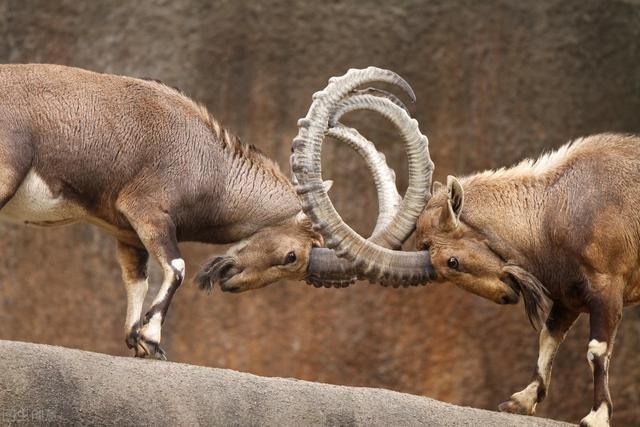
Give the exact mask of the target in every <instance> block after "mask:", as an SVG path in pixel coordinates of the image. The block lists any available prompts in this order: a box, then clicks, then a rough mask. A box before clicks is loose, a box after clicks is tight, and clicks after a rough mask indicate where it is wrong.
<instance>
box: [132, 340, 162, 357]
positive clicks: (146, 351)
mask: <svg viewBox="0 0 640 427" xmlns="http://www.w3.org/2000/svg"><path fill="white" fill-rule="evenodd" d="M135 349H136V354H135V356H136V357H144V358H147V357H149V358H154V359H159V360H167V353H165V351H164V350H163V349H162V347H160V344H159V343H157V342H155V341H150V340H147V339H145V338H143V337H142V336H141V337H140V338H139V339H138V342H137V343H136V346H135Z"/></svg>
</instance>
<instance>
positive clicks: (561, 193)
mask: <svg viewBox="0 0 640 427" xmlns="http://www.w3.org/2000/svg"><path fill="white" fill-rule="evenodd" d="M433 192H434V194H433V197H432V198H431V200H429V202H428V204H427V206H426V208H425V210H424V212H423V213H422V214H421V215H420V217H419V219H418V223H417V232H416V234H417V243H418V245H419V248H420V249H422V250H428V251H429V254H430V260H431V262H432V265H433V267H434V268H435V271H436V274H437V277H438V279H437V280H439V281H447V282H451V283H454V284H456V285H458V286H459V287H461V288H463V289H465V290H468V291H470V292H472V293H474V294H477V295H480V296H482V297H484V298H487V299H490V300H492V301H495V302H497V303H499V304H512V303H516V302H517V301H518V296H519V295H522V296H523V298H524V303H525V307H526V311H527V313H528V314H529V318H530V320H531V321H532V322H533V323H534V324H536V325H538V324H541V323H543V320H544V318H543V316H544V315H545V314H546V312H547V311H548V310H547V303H549V304H550V311H549V312H548V316H547V317H546V321H545V322H544V325H543V327H542V330H541V332H540V353H539V358H538V362H537V366H536V369H535V372H534V375H533V379H532V381H531V383H530V384H529V385H528V386H527V387H526V388H525V389H524V390H522V391H520V392H518V393H515V394H514V395H512V396H511V398H510V400H509V401H507V402H505V403H502V404H501V405H500V407H499V409H500V410H501V411H505V412H514V413H520V414H533V413H534V411H535V409H536V405H537V404H538V403H540V402H541V401H542V400H543V399H544V397H545V395H546V393H547V390H548V388H549V380H550V378H551V365H552V362H553V359H554V357H555V355H556V352H557V350H558V347H559V346H560V343H561V342H562V340H563V339H564V337H565V335H566V333H567V331H568V330H569V329H570V328H571V326H572V325H573V323H574V322H575V320H576V318H577V317H578V316H579V315H580V313H589V315H590V328H591V332H590V341H589V344H588V349H587V358H588V362H589V365H590V366H591V369H592V372H593V384H594V396H593V407H592V410H591V412H590V413H589V414H588V415H587V416H586V417H585V418H583V419H582V422H581V425H584V426H602V425H608V424H609V419H610V417H611V413H612V404H611V397H610V395H609V387H608V369H609V362H610V360H611V352H612V350H613V343H614V340H615V335H616V330H617V328H618V324H619V322H620V319H621V316H622V308H623V307H624V306H626V305H632V304H636V303H638V302H639V301H640V138H638V137H636V136H629V135H616V134H601V135H595V136H590V137H587V138H582V139H578V140H576V141H574V142H572V143H570V144H567V145H565V146H563V147H562V148H560V149H558V150H557V151H555V152H552V153H550V154H547V155H545V156H543V157H541V158H539V159H538V160H536V161H531V160H526V161H523V162H522V163H520V164H518V165H517V166H515V167H512V168H509V169H499V170H496V171H488V172H483V173H479V174H475V175H471V176H467V177H464V178H461V179H459V180H458V179H456V178H454V177H451V176H450V177H449V178H448V180H447V185H446V186H444V185H441V184H438V183H435V184H434V191H433ZM547 301H548V302H547Z"/></svg>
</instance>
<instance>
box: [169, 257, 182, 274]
mask: <svg viewBox="0 0 640 427" xmlns="http://www.w3.org/2000/svg"><path fill="white" fill-rule="evenodd" d="M171 266H172V267H173V268H175V269H176V270H178V271H179V272H180V274H182V275H183V276H184V270H185V265H184V260H183V259H182V258H176V259H174V260H172V261H171Z"/></svg>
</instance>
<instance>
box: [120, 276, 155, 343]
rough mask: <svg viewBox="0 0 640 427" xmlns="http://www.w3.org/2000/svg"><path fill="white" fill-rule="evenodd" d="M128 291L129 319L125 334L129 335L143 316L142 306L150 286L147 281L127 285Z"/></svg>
mask: <svg viewBox="0 0 640 427" xmlns="http://www.w3.org/2000/svg"><path fill="white" fill-rule="evenodd" d="M125 287H126V289H127V317H126V319H125V322H124V330H125V334H128V333H129V331H130V330H131V327H132V326H133V325H134V324H135V323H136V322H138V321H140V316H141V314H142V304H143V302H144V297H145V296H146V295H147V289H148V288H149V284H148V282H147V279H144V280H137V281H133V282H129V283H125Z"/></svg>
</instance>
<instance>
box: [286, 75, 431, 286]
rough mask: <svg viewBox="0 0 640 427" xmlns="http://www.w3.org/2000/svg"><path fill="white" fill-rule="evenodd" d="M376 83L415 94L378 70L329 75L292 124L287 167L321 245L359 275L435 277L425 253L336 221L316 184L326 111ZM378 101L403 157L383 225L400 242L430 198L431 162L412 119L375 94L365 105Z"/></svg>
mask: <svg viewBox="0 0 640 427" xmlns="http://www.w3.org/2000/svg"><path fill="white" fill-rule="evenodd" d="M376 81H378V82H386V83H391V84H396V85H398V86H400V87H402V88H403V89H404V90H405V91H406V92H407V93H409V95H410V96H411V97H412V99H414V98H415V96H414V95H413V91H412V90H411V87H410V86H409V85H408V84H407V83H406V82H405V81H404V80H403V79H402V78H401V77H399V76H398V75H397V74H395V73H393V72H391V71H387V70H382V69H379V68H374V67H369V68H367V69H365V70H349V72H347V73H346V74H345V75H344V76H342V77H339V78H333V79H331V80H330V83H329V85H328V86H327V88H325V90H323V91H321V92H318V93H316V94H314V101H313V103H312V105H311V107H310V109H309V112H308V114H307V116H306V118H305V119H301V120H300V121H299V123H298V124H299V127H300V129H299V133H298V136H297V137H296V138H295V139H294V142H293V151H294V158H293V161H292V169H293V172H294V173H295V175H296V177H297V179H298V182H299V184H298V186H297V190H298V193H299V194H300V196H301V198H302V205H303V209H304V211H305V213H306V214H307V215H308V216H309V217H310V219H311V220H312V222H313V223H314V225H315V227H316V228H317V229H318V230H319V231H320V232H321V233H322V234H323V236H324V237H325V239H326V242H327V246H328V247H329V248H331V249H334V250H335V251H336V254H337V255H338V256H341V257H345V258H346V259H347V260H349V261H352V262H354V264H355V266H356V269H357V272H358V274H359V275H360V276H362V277H366V278H367V279H369V281H371V282H374V283H382V284H393V285H412V284H421V283H425V282H427V281H429V280H430V279H431V278H433V276H434V275H435V271H434V269H433V266H432V265H431V262H430V257H429V253H428V252H427V251H421V252H401V251H393V250H389V249H387V248H385V247H384V246H381V245H379V244H376V243H374V242H368V241H366V240H365V239H364V238H362V237H361V236H360V235H358V234H357V233H356V232H355V231H353V230H352V229H351V228H350V227H349V226H348V225H347V224H345V223H344V221H342V218H340V215H339V214H338V213H337V212H336V210H335V208H334V207H333V204H332V203H331V200H330V199H329V197H328V195H327V193H326V191H324V188H323V186H322V173H321V164H320V163H321V162H320V155H321V146H322V141H323V139H324V136H325V131H326V130H327V129H328V127H329V119H330V117H331V115H332V112H333V111H335V110H336V107H337V106H338V105H339V103H340V101H342V99H343V98H344V97H345V96H346V95H348V94H349V93H350V92H351V91H353V90H354V89H356V88H357V87H358V86H361V85H363V84H366V83H371V82H376ZM362 96H366V95H362ZM385 101H386V103H384V102H385ZM379 103H384V104H382V105H384V107H383V108H379V109H378V108H375V110H376V111H378V112H380V113H382V114H384V115H385V116H387V118H389V119H390V120H392V122H394V123H396V124H399V129H400V133H401V135H402V137H403V140H404V141H405V144H406V149H407V155H408V159H409V167H408V168H409V187H408V189H407V192H406V194H405V197H404V199H403V202H402V205H401V208H400V211H399V212H398V214H397V215H396V217H395V218H394V219H393V221H392V222H391V223H390V224H389V227H387V234H388V235H389V236H391V237H392V238H393V239H395V240H402V239H403V237H404V233H405V232H404V230H405V229H406V228H407V227H410V228H411V229H413V227H414V226H415V218H416V217H417V215H419V214H420V212H421V211H422V209H423V207H424V205H425V203H426V201H427V200H428V198H429V197H430V193H429V187H430V184H431V174H432V171H433V163H432V162H431V160H430V158H429V151H428V146H427V144H428V141H427V138H426V137H425V136H423V135H422V134H420V131H419V129H418V125H417V122H416V121H415V120H413V119H411V118H410V117H409V116H408V115H407V113H406V111H404V110H403V109H402V108H400V107H399V106H397V105H395V104H394V103H393V102H390V101H389V100H386V99H385V98H378V101H376V102H372V103H371V105H378V104H379ZM371 109H374V108H371ZM385 246H390V245H388V244H385Z"/></svg>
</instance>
